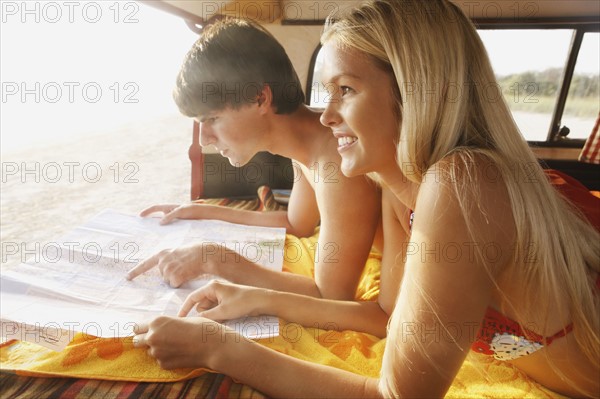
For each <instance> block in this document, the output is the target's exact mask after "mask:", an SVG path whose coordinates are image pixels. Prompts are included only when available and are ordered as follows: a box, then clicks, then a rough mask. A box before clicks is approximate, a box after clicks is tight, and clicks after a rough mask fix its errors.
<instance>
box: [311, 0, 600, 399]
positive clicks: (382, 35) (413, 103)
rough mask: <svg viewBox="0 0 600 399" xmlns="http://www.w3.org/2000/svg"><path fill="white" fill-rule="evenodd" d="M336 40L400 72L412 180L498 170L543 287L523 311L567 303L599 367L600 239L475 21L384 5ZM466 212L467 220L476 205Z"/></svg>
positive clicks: (523, 258) (519, 259)
mask: <svg viewBox="0 0 600 399" xmlns="http://www.w3.org/2000/svg"><path fill="white" fill-rule="evenodd" d="M333 18H338V16H333ZM330 40H334V41H335V42H336V44H338V45H340V46H343V47H346V48H351V49H355V50H358V51H360V52H362V53H365V54H367V55H368V56H370V57H371V58H372V59H373V60H374V61H375V63H376V64H377V65H383V66H384V68H383V69H384V70H391V71H393V74H394V79H395V81H396V82H397V86H398V87H397V89H398V90H399V95H398V96H396V97H397V99H398V104H397V108H398V111H399V115H400V118H399V128H398V150H397V162H398V164H399V166H400V167H401V168H402V171H403V173H404V174H405V175H406V177H407V178H408V179H410V180H412V181H414V182H417V183H420V182H421V181H423V179H424V176H425V174H426V173H427V172H428V171H429V170H430V169H431V168H432V167H435V165H436V163H438V162H439V161H441V160H442V159H444V158H446V159H448V158H447V157H449V156H450V157H451V158H452V159H453V160H455V163H456V167H455V172H457V173H460V169H461V168H462V169H463V170H464V168H465V165H466V166H467V172H469V169H468V168H469V166H468V165H472V164H473V160H474V158H475V157H479V156H484V157H487V158H488V159H489V160H490V161H491V162H492V163H493V165H494V167H495V168H497V170H498V172H499V173H500V176H501V178H502V180H503V181H504V183H505V185H506V187H507V191H508V195H509V197H510V201H511V206H512V211H513V217H514V223H515V227H516V244H515V246H516V248H515V251H514V266H515V270H516V271H517V273H518V276H519V277H520V278H521V281H522V282H523V283H524V284H525V285H524V286H525V287H531V288H533V287H536V289H531V290H529V292H528V293H527V295H528V297H527V298H526V299H527V301H526V303H527V304H529V306H525V307H524V309H515V311H516V312H518V315H519V318H520V319H521V320H535V319H534V315H536V314H539V313H540V311H542V312H546V313H545V314H549V312H550V311H551V309H549V308H548V307H546V308H540V306H544V305H543V304H542V303H540V302H543V301H540V300H539V297H535V296H536V295H538V296H539V293H540V292H551V293H555V294H556V298H553V299H554V301H557V300H560V299H562V301H563V302H564V301H568V311H569V314H568V315H564V316H566V319H569V318H570V320H571V321H572V322H573V325H574V329H573V334H574V336H575V339H576V340H577V342H578V344H579V346H580V347H581V349H582V351H583V352H584V353H585V355H586V356H587V357H588V358H589V359H590V360H591V362H592V363H593V364H594V366H595V367H599V366H600V365H599V363H600V361H599V358H600V338H599V332H598V331H599V325H600V323H599V315H598V309H599V303H598V302H599V298H598V297H599V295H597V294H596V293H595V288H594V287H595V281H594V280H595V278H594V279H592V278H590V277H589V276H590V275H591V274H593V273H590V270H593V271H595V272H596V273H598V272H600V234H599V233H598V231H596V230H595V229H594V228H593V227H592V226H591V225H590V223H589V222H588V221H587V220H585V217H583V216H582V215H581V214H580V212H578V211H577V210H576V209H574V208H573V207H572V206H571V205H570V204H569V203H568V202H567V201H565V200H564V199H563V198H562V197H561V196H560V195H559V194H558V193H557V191H556V190H555V189H554V188H553V187H552V186H551V184H550V183H549V181H548V179H547V178H546V176H545V174H544V172H543V170H542V168H541V167H540V165H539V163H538V161H537V159H536V158H535V156H534V154H533V153H532V151H531V150H530V149H529V147H528V145H527V142H526V141H525V139H524V138H523V137H522V135H521V134H520V132H519V130H518V128H517V127H516V125H515V123H514V120H513V119H512V116H511V113H510V111H509V109H508V106H507V105H506V103H505V101H504V99H503V96H502V92H501V89H500V87H499V86H498V84H497V82H496V79H495V76H494V73H493V71H492V67H491V64H490V61H489V58H488V56H487V53H486V51H485V48H484V46H483V43H482V42H481V39H480V38H479V35H478V34H477V32H476V30H475V27H474V26H473V24H472V23H471V22H470V20H469V19H468V18H467V17H466V16H465V15H464V14H463V13H462V11H461V10H460V9H459V8H458V7H457V6H455V5H453V4H452V3H450V2H449V1H446V0H428V1H423V0H401V1H398V0H376V1H371V2H368V3H366V4H364V5H363V6H361V7H359V8H356V9H354V10H351V11H350V12H349V13H347V14H346V15H344V16H342V17H341V18H340V19H337V20H336V19H331V18H330V20H328V23H327V26H326V29H325V32H324V34H323V37H322V42H323V43H325V42H328V41H330ZM456 160H458V162H456ZM471 172H472V171H471ZM475 175H476V174H475V173H469V176H470V177H473V178H474V177H475ZM447 181H449V182H452V183H451V184H453V185H454V189H455V190H456V193H457V194H459V195H460V194H461V193H465V192H471V193H476V192H477V184H476V182H475V181H473V180H472V179H469V180H468V181H467V180H466V179H447ZM464 197H465V196H464V195H463V198H464ZM466 197H469V196H468V195H467V196H466ZM471 205H472V204H471ZM461 206H462V207H463V211H464V212H465V215H468V210H469V206H470V205H469V204H468V201H466V200H465V201H463V202H461ZM466 219H467V223H469V222H468V218H466ZM471 234H474V232H473V231H472V230H471ZM531 244H534V249H535V251H534V253H533V254H532V253H531V250H532V245H531ZM532 260H533V261H532ZM547 302H551V301H550V300H549V301H547ZM554 303H555V302H554ZM533 304H536V305H535V306H533ZM536 307H537V308H536ZM399 319H400V317H399V315H398V314H397V312H394V313H393V315H392V319H391V321H390V325H389V327H388V328H389V331H390V334H388V342H387V347H386V352H385V358H384V365H383V368H382V379H381V383H380V389H381V390H382V392H383V393H385V394H387V395H388V396H398V395H399V392H400V390H399V387H398V386H397V383H396V381H395V377H394V376H395V374H397V372H396V373H395V372H394V369H395V368H396V367H397V366H398V365H401V364H402V360H401V359H400V358H399V356H401V355H400V354H399V351H398V350H397V348H398V346H397V345H398V340H399V337H398V335H397V334H396V332H398V331H401V330H400V329H399V324H398V323H400V320H399ZM542 328H543V326H542ZM576 388H577V387H576Z"/></svg>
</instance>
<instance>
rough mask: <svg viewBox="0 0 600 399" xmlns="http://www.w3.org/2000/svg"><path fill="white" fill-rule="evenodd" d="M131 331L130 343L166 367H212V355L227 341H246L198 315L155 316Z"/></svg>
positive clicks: (221, 349)
mask: <svg viewBox="0 0 600 399" xmlns="http://www.w3.org/2000/svg"><path fill="white" fill-rule="evenodd" d="M134 333H135V334H136V335H135V336H134V337H133V345H134V346H135V347H137V348H148V354H149V355H150V356H152V357H153V358H155V359H156V361H157V362H158V364H159V366H160V367H162V368H164V369H167V370H171V369H176V368H201V367H203V368H210V369H214V368H215V367H214V364H215V359H218V357H219V356H222V355H223V353H224V352H223V351H225V350H226V349H227V348H226V346H227V345H229V346H231V345H234V344H235V343H241V342H245V341H246V339H245V338H243V337H242V336H241V335H239V334H238V333H236V332H235V331H233V330H231V329H229V328H227V327H225V326H224V325H222V324H219V323H217V322H214V321H212V320H208V319H204V318H201V317H188V318H177V317H168V316H159V317H157V318H156V319H154V320H152V321H151V322H150V323H148V324H141V325H138V326H136V327H135V328H134Z"/></svg>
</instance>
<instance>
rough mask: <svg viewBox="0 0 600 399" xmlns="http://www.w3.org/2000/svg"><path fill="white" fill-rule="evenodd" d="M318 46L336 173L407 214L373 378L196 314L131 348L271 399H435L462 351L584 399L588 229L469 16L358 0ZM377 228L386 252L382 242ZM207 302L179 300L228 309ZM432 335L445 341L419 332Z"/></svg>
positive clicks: (591, 373)
mask: <svg viewBox="0 0 600 399" xmlns="http://www.w3.org/2000/svg"><path fill="white" fill-rule="evenodd" d="M322 41H323V44H324V48H323V51H325V60H326V73H325V78H324V82H325V84H326V86H327V87H328V89H329V90H330V93H331V95H332V101H331V103H330V104H329V105H328V107H327V109H326V110H325V112H324V114H323V116H322V118H321V121H322V123H323V124H325V125H326V126H328V127H330V128H331V129H332V131H333V134H334V135H335V136H336V137H337V138H338V143H339V147H338V151H339V153H340V154H341V156H342V170H343V172H344V174H346V175H348V176H355V175H360V174H365V173H369V174H371V176H372V177H374V178H375V179H377V180H378V181H379V182H380V183H381V184H382V187H383V188H384V192H387V193H389V194H391V195H392V196H393V199H395V200H397V201H392V203H393V204H396V205H397V207H392V209H391V211H392V213H391V214H390V213H388V214H387V218H394V217H397V218H403V217H404V214H403V213H402V212H403V211H402V210H404V209H410V210H413V211H414V212H412V211H411V214H412V215H414V219H413V218H412V217H411V219H413V220H412V223H411V226H410V228H409V232H410V238H409V240H407V241H404V242H402V236H400V237H399V238H398V241H399V242H402V246H403V248H401V250H400V252H399V255H398V257H397V262H396V264H395V266H394V267H393V268H392V270H391V271H390V274H391V275H392V277H393V276H394V275H397V274H401V275H402V280H401V287H400V290H399V292H398V295H397V300H396V301H395V307H394V309H393V312H392V316H391V321H390V323H389V325H388V329H387V337H388V339H387V343H386V350H385V356H384V361H383V367H382V371H381V376H380V378H379V379H378V380H376V379H369V378H365V377H361V376H357V375H353V374H350V373H346V372H343V371H340V370H335V369H331V368H328V367H325V366H321V365H314V364H308V363H305V362H301V361H299V360H296V359H291V358H289V357H286V356H284V355H281V354H278V353H275V352H274V351H271V350H269V349H266V348H264V347H262V346H260V345H256V344H253V343H252V342H251V341H247V340H243V339H240V338H239V337H237V336H234V335H232V334H223V335H218V336H216V337H210V336H207V334H203V331H206V327H207V326H209V325H210V323H212V322H210V321H207V320H205V319H191V318H186V319H175V318H160V319H156V320H154V321H153V322H152V323H151V324H150V326H149V327H148V326H144V327H141V328H140V333H141V335H139V336H138V337H137V340H138V342H139V343H140V345H148V346H149V352H150V354H151V355H153V356H155V357H156V358H157V359H158V360H159V362H160V364H161V365H163V366H165V367H168V368H171V367H181V366H208V367H211V368H213V369H215V370H217V371H219V372H222V373H226V374H229V375H231V376H232V377H234V378H235V379H237V380H240V381H242V382H244V383H247V384H249V385H252V386H254V387H256V388H258V389H260V390H262V391H264V392H265V393H267V394H269V395H272V396H277V397H290V396H296V397H317V396H320V397H328V398H331V397H369V398H371V397H439V396H443V395H444V394H445V392H446V391H447V390H448V388H449V386H450V384H451V383H452V381H453V379H454V377H455V376H456V374H457V372H458V370H459V368H460V366H461V365H462V363H463V361H464V359H465V357H466V355H467V353H468V351H469V350H476V351H478V352H483V353H486V354H489V355H491V356H494V357H496V358H497V359H500V360H505V361H507V362H510V363H511V364H513V365H514V366H516V367H518V368H519V369H521V370H522V371H523V372H525V373H526V374H528V375H529V376H530V377H531V378H533V379H534V380H536V381H538V382H539V383H541V384H542V385H544V386H546V387H548V388H550V389H552V390H554V391H556V392H559V393H562V394H565V395H569V396H590V397H594V396H599V395H600V385H599V384H600V383H599V382H598V375H599V373H600V366H599V361H600V340H599V320H598V319H599V293H598V286H597V284H598V275H599V272H600V264H599V263H600V262H599V260H600V235H599V233H598V232H597V231H596V230H595V229H594V228H593V227H592V226H591V224H590V223H589V222H588V221H587V220H586V218H585V216H584V215H582V214H580V213H579V212H577V211H576V210H575V209H574V208H572V207H571V205H570V204H569V203H567V201H565V200H564V199H563V198H561V197H560V196H559V195H558V194H557V192H556V191H555V190H554V189H553V188H552V186H551V185H550V184H549V183H548V181H547V179H546V177H545V175H544V173H543V171H542V170H541V169H540V168H539V166H538V164H537V162H536V159H535V157H534V156H533V155H532V153H531V152H530V150H529V148H528V146H527V143H526V142H525V141H524V139H523V138H522V136H521V135H520V134H519V132H518V130H517V128H516V127H515V124H514V122H513V120H512V118H511V116H510V112H509V111H508V108H507V106H506V104H505V103H504V102H503V101H502V100H501V98H502V97H501V95H500V93H499V92H497V89H495V88H496V85H495V80H494V74H493V72H492V69H491V66H490V62H489V60H488V57H487V55H486V53H485V50H484V47H483V45H482V43H481V40H480V39H479V37H478V35H477V33H476V31H475V29H474V27H473V25H472V24H471V23H470V21H469V20H468V19H467V18H466V17H465V16H464V15H463V14H462V12H461V11H460V10H459V9H458V8H457V7H456V6H454V5H452V4H451V3H450V2H448V1H445V0H432V1H426V2H425V1H422V0H407V1H396V0H381V1H373V2H371V3H368V4H366V5H364V6H362V7H360V8H358V9H356V10H353V11H352V12H351V13H350V14H349V15H347V16H345V17H343V18H341V19H339V20H338V21H337V22H335V23H334V24H333V25H331V26H329V28H328V29H327V30H326V32H325V33H324V35H323V38H322ZM432 87H437V88H438V91H437V95H435V96H432V90H431V88H432ZM458 90H460V91H458ZM494 90H496V92H494ZM373 115H377V118H373ZM392 144H395V145H392ZM384 215H385V214H384ZM384 233H385V237H384V245H385V246H384V251H385V250H386V247H387V245H388V244H389V243H390V240H393V239H394V237H395V236H394V235H393V234H389V230H388V232H384ZM384 278H385V276H383V275H382V283H384V284H385V281H384ZM232 287H233V286H232ZM229 288H231V287H229ZM244 289H245V288H244V287H239V288H238V289H237V291H235V289H231V292H233V293H235V292H237V293H239V294H243V293H244V292H245V291H244ZM253 292H254V291H253ZM262 295H263V296H267V295H277V293H273V292H266V291H265V292H264V293H263V294H262ZM259 296H260V295H259ZM234 297H235V295H234ZM247 297H248V296H247ZM207 298H209V296H208V295H205V296H204V297H196V298H192V299H190V301H191V303H192V304H193V303H198V304H199V305H200V306H201V307H207V305H208V307H210V306H215V309H216V308H219V307H222V306H224V305H227V304H229V303H230V302H228V300H226V299H225V298H224V297H223V298H213V299H216V302H214V303H212V304H210V303H209V302H211V300H210V299H209V300H207ZM234 299H235V298H234ZM328 302H332V301H328ZM238 303H241V301H240V300H238ZM187 306H188V307H189V306H190V304H189V303H188V304H187ZM217 326H218V325H217ZM407 326H410V328H411V329H410V331H411V332H413V333H411V334H402V331H407V328H406V327H407ZM213 327H214V326H211V328H213ZM473 327H475V328H473ZM220 328H222V327H220ZM440 328H441V329H445V330H446V332H447V334H445V335H447V336H450V337H451V338H449V339H443V340H439V339H436V338H439V335H438V334H431V333H429V332H431V331H432V330H436V329H440ZM199 342H203V343H202V344H199ZM249 365H252V367H248V366H249ZM308 381H310V383H307V382H308Z"/></svg>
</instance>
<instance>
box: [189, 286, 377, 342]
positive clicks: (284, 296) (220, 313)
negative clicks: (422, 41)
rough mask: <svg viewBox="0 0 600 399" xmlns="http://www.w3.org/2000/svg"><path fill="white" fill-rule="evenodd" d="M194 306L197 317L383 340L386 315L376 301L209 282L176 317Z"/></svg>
mask: <svg viewBox="0 0 600 399" xmlns="http://www.w3.org/2000/svg"><path fill="white" fill-rule="evenodd" d="M194 307H196V309H197V310H198V311H199V312H200V316H202V317H206V318H209V319H212V320H217V321H223V320H230V319H235V318H238V317H242V316H258V315H273V316H277V317H281V318H282V319H285V320H287V321H290V322H295V323H298V324H301V325H303V326H306V327H318V326H328V328H332V329H336V330H338V331H343V330H352V331H362V332H366V333H369V334H372V335H375V336H378V337H385V334H386V326H387V322H388V315H387V314H386V313H385V312H384V311H383V310H382V309H381V307H380V306H379V304H378V303H377V302H352V301H336V300H331V299H322V298H313V297H308V296H304V295H298V294H293V293H288V292H279V291H272V290H264V289H261V288H256V287H249V286H241V285H234V284H229V283H226V282H220V281H213V282H211V283H210V284H207V285H205V286H204V287H202V288H199V289H198V290H196V291H194V292H193V293H191V294H190V295H189V296H188V298H187V299H186V301H185V302H184V304H183V305H182V307H181V310H180V312H179V316H185V315H187V314H188V313H189V312H190V311H191V310H192V309H193V308H194Z"/></svg>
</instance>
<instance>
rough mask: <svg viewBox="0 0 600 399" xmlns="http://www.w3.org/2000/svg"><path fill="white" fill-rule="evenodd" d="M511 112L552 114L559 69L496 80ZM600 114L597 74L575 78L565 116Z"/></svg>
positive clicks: (556, 94)
mask: <svg viewBox="0 0 600 399" xmlns="http://www.w3.org/2000/svg"><path fill="white" fill-rule="evenodd" d="M497 79H498V83H499V84H500V87H502V92H503V94H504V97H505V98H506V101H507V102H508V104H509V107H510V108H511V110H514V111H526V112H539V113H551V112H553V110H554V106H555V104H556V98H557V96H558V91H559V89H560V83H561V79H562V68H551V69H547V70H545V71H541V72H523V73H518V74H513V75H508V76H501V77H497ZM598 111H600V74H596V75H582V74H578V75H574V76H573V80H572V81H571V87H570V88H569V97H568V98H567V104H566V107H565V112H564V113H565V114H568V115H571V116H575V117H581V118H587V117H593V118H595V117H597V116H598Z"/></svg>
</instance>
